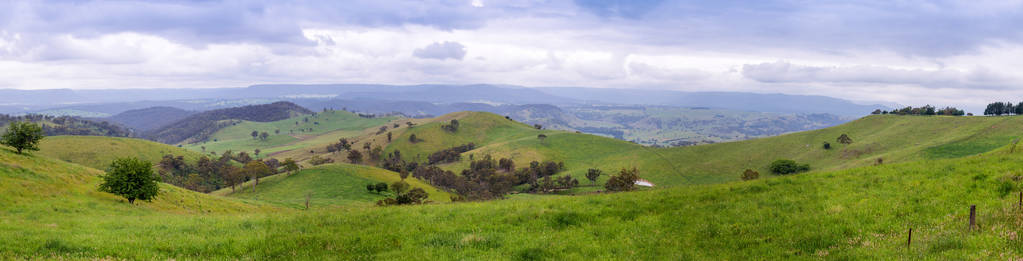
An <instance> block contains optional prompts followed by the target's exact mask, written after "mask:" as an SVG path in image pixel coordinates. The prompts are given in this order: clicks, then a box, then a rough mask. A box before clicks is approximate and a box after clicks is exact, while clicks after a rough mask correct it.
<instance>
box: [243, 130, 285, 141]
mask: <svg viewBox="0 0 1023 261" xmlns="http://www.w3.org/2000/svg"><path fill="white" fill-rule="evenodd" d="M277 132H278V133H280V131H277ZM249 136H252V139H259V140H262V141H265V140H266V139H267V138H270V133H267V132H265V131H264V132H259V131H252V133H250V134H249Z"/></svg>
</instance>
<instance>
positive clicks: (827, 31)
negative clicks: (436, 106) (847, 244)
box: [0, 0, 1023, 108]
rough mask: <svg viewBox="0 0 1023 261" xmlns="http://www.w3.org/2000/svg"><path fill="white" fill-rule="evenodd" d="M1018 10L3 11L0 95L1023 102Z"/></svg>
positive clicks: (638, 2) (187, 4)
mask: <svg viewBox="0 0 1023 261" xmlns="http://www.w3.org/2000/svg"><path fill="white" fill-rule="evenodd" d="M1020 25H1023V0H1000V1H987V0H972V1H909V0H881V1H871V0H864V1H827V0H822V1H775V0H758V1H731V0H718V1H667V0H665V1H661V0H634V1H628V0H608V1H598V0H576V1H548V0H509V1H494V0H453V1H446V0H419V1H382V0H371V1H361V0H353V1H326V0H325V1H315V0H308V1H201V0H195V1H75V0H65V1H49V0H39V1H5V2H2V3H0V89H3V88H14V89H53V88H72V89H109V88H211V87H241V86H248V85H252V84H264V83H379V84H425V83H440V84H474V83H492V84H511V85H522V86H578V87H597V88H640V89H663V90H680V91H738V92H757V93H786V94H805V95H825V96H832V97H837V98H844V99H849V100H854V101H863V102H885V103H897V104H902V105H917V106H919V105H924V104H932V105H938V106H946V105H951V106H960V107H972V108H976V107H981V106H983V104H987V103H988V102H992V101H1017V100H1023V76H1021V75H1020V74H1019V73H1018V72H1019V71H1020V68H1023V26H1020Z"/></svg>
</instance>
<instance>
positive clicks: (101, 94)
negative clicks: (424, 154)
mask: <svg viewBox="0 0 1023 261" xmlns="http://www.w3.org/2000/svg"><path fill="white" fill-rule="evenodd" d="M196 100H202V101H203V102H196ZM278 100H287V101H293V102H295V103H298V104H302V105H303V106H307V107H310V108H316V107H317V106H310V105H314V104H315V103H317V102H319V103H331V102H330V101H331V100H343V101H349V103H358V102H364V103H365V102H398V101H400V102H402V103H407V102H419V103H421V104H420V105H417V106H419V107H417V108H414V109H416V110H422V111H423V112H424V114H432V115H439V114H443V113H438V112H441V111H446V112H450V111H448V110H446V109H432V108H428V107H429V106H427V105H426V104H434V105H441V106H444V105H445V104H448V105H450V104H458V103H482V104H492V105H501V104H513V105H514V104H517V105H521V104H550V105H555V106H568V105H658V106H677V107H710V108H722V109H731V110H743V111H756V112H780V113H830V114H835V115H841V116H863V115H867V114H869V113H870V112H871V111H873V110H874V109H879V108H880V109H888V107H887V106H884V105H861V104H856V103H854V102H851V101H848V100H843V99H837V98H832V97H825V96H806V95H786V94H758V93H737V92H735V93H733V92H680V91H665V90H642V89H599V88H577V87H539V88H527V87H521V86H511V85H491V84H475V85H439V84H428V85H375V84H317V85H300V84H275V85H253V86H250V87H245V88H211V89H128V90H119V89H109V90H69V89H57V90H10V89H5V90H0V113H11V114H18V113H29V112H41V111H46V110H50V111H55V112H60V113H64V114H72V115H73V114H75V113H80V114H82V115H95V114H97V113H99V114H109V115H114V114H117V113H121V112H124V111H127V110H133V109H142V108H148V107H153V106H170V107H176V108H180V109H185V110H209V109H217V108H226V107H231V106H238V105H246V104H258V103H267V102H272V101H278ZM334 103H335V104H337V102H334ZM355 106H358V105H355ZM394 111H408V110H394ZM446 112H445V113H446Z"/></svg>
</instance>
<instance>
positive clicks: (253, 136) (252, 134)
mask: <svg viewBox="0 0 1023 261" xmlns="http://www.w3.org/2000/svg"><path fill="white" fill-rule="evenodd" d="M249 135H250V136H252V139H256V138H258V137H259V131H252V133H249Z"/></svg>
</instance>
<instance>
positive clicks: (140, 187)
mask: <svg viewBox="0 0 1023 261" xmlns="http://www.w3.org/2000/svg"><path fill="white" fill-rule="evenodd" d="M102 178H103V183H102V184H100V185H99V190H100V191H103V192H108V193H113V194H116V195H118V196H122V197H124V198H125V199H128V203H130V204H135V200H136V199H141V200H147V201H148V200H152V199H153V198H154V197H156V195H157V194H159V193H160V187H159V186H158V185H157V183H156V182H157V181H159V180H160V176H157V175H155V174H153V164H152V163H150V162H148V161H143V160H139V159H138V158H121V159H116V160H114V162H113V163H111V164H110V170H109V171H107V174H106V175H104V176H103V177H102Z"/></svg>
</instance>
